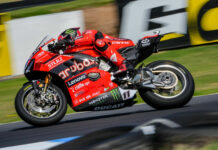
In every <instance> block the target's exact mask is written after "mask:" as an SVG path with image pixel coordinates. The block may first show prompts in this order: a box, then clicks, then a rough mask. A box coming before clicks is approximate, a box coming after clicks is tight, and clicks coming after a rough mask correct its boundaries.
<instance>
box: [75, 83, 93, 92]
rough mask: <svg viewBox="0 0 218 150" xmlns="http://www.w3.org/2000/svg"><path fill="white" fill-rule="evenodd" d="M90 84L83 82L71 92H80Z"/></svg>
mask: <svg viewBox="0 0 218 150" xmlns="http://www.w3.org/2000/svg"><path fill="white" fill-rule="evenodd" d="M89 84H90V82H89V81H88V82H85V83H79V84H78V85H76V86H75V87H74V88H73V89H72V90H73V92H75V91H77V90H80V89H81V88H83V87H85V86H88V85H89Z"/></svg>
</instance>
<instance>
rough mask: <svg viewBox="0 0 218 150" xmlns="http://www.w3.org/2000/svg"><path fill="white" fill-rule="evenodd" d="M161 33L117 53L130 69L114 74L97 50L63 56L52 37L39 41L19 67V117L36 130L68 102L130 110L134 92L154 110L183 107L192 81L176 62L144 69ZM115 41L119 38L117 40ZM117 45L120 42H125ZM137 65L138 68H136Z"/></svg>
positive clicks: (191, 90) (100, 108)
mask: <svg viewBox="0 0 218 150" xmlns="http://www.w3.org/2000/svg"><path fill="white" fill-rule="evenodd" d="M162 36H163V35H160V34H159V32H156V34H155V35H153V36H147V37H144V38H142V39H141V40H139V41H138V43H137V44H136V45H135V46H129V47H125V48H122V49H119V50H118V52H119V53H120V54H121V55H122V56H123V57H125V58H126V60H127V61H128V62H129V63H131V64H132V65H133V66H134V67H135V69H134V70H130V71H127V73H126V75H119V76H116V74H115V73H114V72H116V70H117V69H118V68H117V67H116V66H115V65H114V64H113V63H111V62H110V60H107V59H105V58H104V57H102V56H101V55H100V54H98V53H97V52H96V50H94V49H92V50H90V49H89V50H80V51H78V52H74V53H68V54H65V53H63V47H62V48H60V49H57V46H56V45H61V44H60V43H59V42H56V41H55V39H49V38H48V37H46V38H44V39H43V40H42V41H41V43H40V44H39V46H37V48H36V49H35V51H34V52H33V53H32V55H31V56H30V58H29V60H28V61H27V63H26V65H25V69H24V74H25V76H26V78H27V79H28V81H29V82H27V83H25V84H24V85H23V87H22V88H21V89H20V90H19V92H18V93H17V95H16V98H15V108H16V111H17V113H18V115H19V116H20V117H21V118H22V119H23V120H24V121H26V122H27V123H29V124H32V125H35V126H47V125H52V124H55V123H57V122H58V121H60V120H61V119H62V118H63V117H64V115H65V113H66V110H67V104H69V105H70V106H71V107H72V109H74V110H75V111H103V110H112V109H119V108H124V107H129V106H133V105H134V104H135V103H136V101H135V99H136V93H137V92H138V93H139V95H140V96H141V98H142V99H143V100H144V101H145V102H146V103H147V104H148V105H150V106H151V107H153V108H155V109H170V108H177V107H182V106H184V105H185V104H186V103H188V102H189V101H190V100H191V98H192V96H193V93H194V88H195V86H194V80H193V78H192V75H191V74H190V72H189V71H188V70H187V69H186V68H185V67H184V66H182V65H181V64H178V63H176V62H173V61H169V60H159V61H155V62H152V63H150V64H148V65H146V66H145V65H144V64H143V63H142V62H143V60H144V59H146V58H147V57H149V56H150V55H151V54H152V53H155V52H158V49H157V45H158V43H159V42H160V39H161V38H162ZM118 41H119V40H118ZM122 41H125V40H124V39H123V40H122ZM140 63H141V65H139V64H140Z"/></svg>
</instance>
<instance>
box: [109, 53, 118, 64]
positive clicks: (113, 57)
mask: <svg viewBox="0 0 218 150" xmlns="http://www.w3.org/2000/svg"><path fill="white" fill-rule="evenodd" d="M110 60H111V61H112V62H117V56H116V54H115V53H114V54H113V55H112V56H111V58H110Z"/></svg>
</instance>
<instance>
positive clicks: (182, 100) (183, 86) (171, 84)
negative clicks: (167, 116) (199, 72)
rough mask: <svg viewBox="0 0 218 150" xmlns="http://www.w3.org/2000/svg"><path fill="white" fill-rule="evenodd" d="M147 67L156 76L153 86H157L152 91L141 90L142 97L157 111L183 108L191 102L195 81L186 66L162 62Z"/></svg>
mask: <svg viewBox="0 0 218 150" xmlns="http://www.w3.org/2000/svg"><path fill="white" fill-rule="evenodd" d="M147 67H148V68H150V69H151V70H152V72H153V74H154V78H155V79H154V80H155V81H156V83H153V84H156V85H157V86H156V89H152V90H147V89H143V88H142V89H139V94H140V96H141V97H142V99H143V100H144V101H145V102H146V103H147V104H149V105H150V106H152V107H154V108H156V109H169V108H177V107H182V106H184V105H185V104H186V103H188V102H189V101H190V100H191V98H192V96H193V94H194V89H195V85H194V80H193V78H192V75H191V74H190V72H189V71H188V70H187V69H186V68H185V67H184V66H182V65H180V64H178V63H176V62H173V61H167V60H161V61H156V62H152V63H150V64H149V65H147ZM155 81H154V82H155ZM158 84H159V86H158ZM161 85H162V86H161Z"/></svg>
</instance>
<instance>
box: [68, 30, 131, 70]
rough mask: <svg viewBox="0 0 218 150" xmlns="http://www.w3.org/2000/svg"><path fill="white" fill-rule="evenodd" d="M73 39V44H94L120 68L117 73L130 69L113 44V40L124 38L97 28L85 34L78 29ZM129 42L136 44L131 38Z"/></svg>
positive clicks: (97, 49)
mask: <svg viewBox="0 0 218 150" xmlns="http://www.w3.org/2000/svg"><path fill="white" fill-rule="evenodd" d="M72 40H73V46H89V45H90V46H93V47H94V49H95V50H96V51H98V52H99V53H100V54H101V55H102V56H104V57H105V58H107V59H109V60H110V61H111V62H112V63H114V64H115V65H116V66H117V67H118V68H119V70H118V72H117V73H121V72H124V71H126V70H127V69H128V66H129V65H127V64H126V61H125V58H123V57H122V56H121V54H120V53H119V52H118V51H117V49H115V48H113V46H111V40H118V41H119V40H120V41H122V39H118V38H115V37H111V36H109V35H106V34H103V33H102V32H99V31H96V30H87V31H85V32H83V34H81V33H80V32H79V30H77V36H76V38H75V39H72ZM125 41H126V40H125ZM128 42H129V43H128V44H129V45H131V46H134V43H133V42H132V41H131V40H128ZM129 45H128V46H129Z"/></svg>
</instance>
